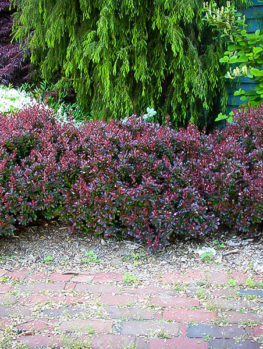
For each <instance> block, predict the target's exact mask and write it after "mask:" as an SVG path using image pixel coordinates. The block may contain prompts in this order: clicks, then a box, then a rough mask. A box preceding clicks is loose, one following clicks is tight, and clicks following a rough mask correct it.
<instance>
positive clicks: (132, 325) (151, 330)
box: [122, 320, 180, 337]
mask: <svg viewBox="0 0 263 349" xmlns="http://www.w3.org/2000/svg"><path fill="white" fill-rule="evenodd" d="M179 330H180V325H179V324H177V323H171V322H164V321H157V320H144V321H126V322H123V326H122V334H125V335H132V336H154V335H155V336H156V335H158V333H161V332H164V333H165V334H167V335H170V336H173V337H176V336H178V335H179Z"/></svg>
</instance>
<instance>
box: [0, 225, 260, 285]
mask: <svg viewBox="0 0 263 349" xmlns="http://www.w3.org/2000/svg"><path fill="white" fill-rule="evenodd" d="M215 240H217V242H218V243H215ZM262 242H263V235H261V236H260V235H258V236H255V237H251V236H244V235H242V236H236V235H233V234H229V233H223V234H222V233H221V234H220V235H219V234H218V236H214V237H213V238H206V239H204V240H202V241H197V240H186V239H185V240H177V241H175V242H174V243H173V244H171V245H169V246H168V247H166V248H165V249H164V250H163V251H161V252H158V253H156V254H151V253H149V252H148V250H147V247H145V246H141V245H139V244H138V243H136V242H134V241H127V240H126V241H119V240H116V239H114V238H108V239H101V238H100V237H95V236H92V235H84V234H83V235H71V234H70V233H69V229H68V227H67V226H65V225H61V224H59V223H58V222H56V221H54V222H50V223H45V222H42V224H41V225H39V226H32V227H28V228H24V229H20V231H17V232H16V235H15V236H14V237H2V238H0V268H5V269H8V270H10V271H12V270H14V269H30V270H32V271H45V272H50V273H51V272H53V271H56V272H67V271H71V272H72V271H76V272H80V271H84V270H85V271H87V269H90V270H92V271H94V272H96V271H104V272H105V271H109V272H119V273H127V272H131V273H133V274H134V275H136V276H137V277H139V279H143V280H147V279H150V278H151V275H153V274H155V275H156V274H160V273H164V272H173V271H177V270H181V271H184V270H187V269H189V268H190V269H198V268H201V269H203V270H205V269H207V270H209V269H211V267H212V266H213V270H216V271H226V270H228V269H229V268H231V269H234V270H237V271H242V272H247V273H250V272H251V273H258V274H263V244H262ZM221 244H223V245H222V246H220V247H219V245H221ZM205 248H214V250H215V252H216V254H215V256H214V257H213V258H212V260H211V261H208V262H207V261H204V260H203V259H202V258H201V257H200V255H199V254H200V252H199V250H200V249H201V250H203V249H205ZM198 252H199V254H198Z"/></svg>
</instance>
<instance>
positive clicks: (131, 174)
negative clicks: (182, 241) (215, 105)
mask: <svg viewBox="0 0 263 349" xmlns="http://www.w3.org/2000/svg"><path fill="white" fill-rule="evenodd" d="M262 116H263V106H261V107H260V108H258V109H250V108H248V110H247V111H245V110H242V111H241V112H237V113H236V118H235V121H234V123H233V124H230V125H228V127H227V128H226V129H225V130H223V131H221V132H219V131H216V132H215V133H213V134H210V135H206V134H204V133H200V132H199V131H198V129H197V128H196V127H195V126H193V125H191V124H190V125H189V126H188V128H187V129H181V130H180V131H178V132H177V131H175V130H173V129H172V128H170V127H169V126H159V125H157V124H152V123H147V122H145V121H143V119H140V118H135V117H130V118H129V119H128V120H127V121H126V122H121V121H111V122H109V123H105V122H102V121H94V122H89V123H87V124H86V125H82V126H81V127H79V126H78V127H76V126H75V125H74V124H73V123H70V122H69V123H66V124H62V123H61V122H60V121H58V120H57V119H56V118H54V115H53V112H52V110H50V109H46V108H45V107H44V106H33V107H30V108H28V109H25V110H23V111H20V112H18V113H16V114H13V115H11V116H9V117H7V116H6V115H1V114H0V234H9V233H12V232H13V231H14V230H15V227H16V226H17V225H26V224H28V223H30V222H32V221H34V220H36V219H37V218H40V217H45V218H48V219H49V218H53V217H59V218H61V219H64V220H66V221H70V222H71V223H72V229H73V230H81V231H86V232H95V233H98V234H104V235H106V236H110V235H114V236H115V235H121V236H124V237H129V236H131V237H134V238H135V239H137V240H139V241H140V242H143V243H147V244H148V245H149V246H151V247H152V248H157V247H159V246H162V245H164V244H165V242H166V241H167V240H169V239H170V238H171V237H174V236H176V235H180V234H184V235H190V236H199V235H206V234H208V233H213V232H215V231H216V229H217V228H218V227H219V226H220V225H224V226H227V227H228V228H231V229H234V230H237V231H242V232H247V233H249V232H253V231H256V230H257V229H258V228H259V226H260V224H262V221H263V191H262V188H263V151H262V149H263V117H262Z"/></svg>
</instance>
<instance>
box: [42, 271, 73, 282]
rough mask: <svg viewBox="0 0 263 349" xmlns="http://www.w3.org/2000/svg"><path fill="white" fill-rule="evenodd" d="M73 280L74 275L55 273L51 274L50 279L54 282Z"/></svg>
mask: <svg viewBox="0 0 263 349" xmlns="http://www.w3.org/2000/svg"><path fill="white" fill-rule="evenodd" d="M71 278H72V275H65V274H60V273H53V274H51V275H50V276H49V277H48V279H49V280H52V281H63V282H67V281H69V280H70V279H71Z"/></svg>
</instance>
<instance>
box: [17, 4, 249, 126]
mask: <svg viewBox="0 0 263 349" xmlns="http://www.w3.org/2000/svg"><path fill="white" fill-rule="evenodd" d="M240 2H245V0H235V3H236V4H237V5H238V4H239V3H240ZM12 3H13V5H14V6H16V7H17V12H16V14H15V25H14V37H15V39H17V40H19V41H20V42H21V43H23V46H24V47H26V48H27V49H29V50H30V51H31V60H32V62H33V63H34V64H37V65H39V68H40V71H41V73H42V76H43V78H44V79H47V80H48V79H51V78H53V77H54V76H58V77H59V79H60V83H59V84H60V86H63V84H66V83H68V81H70V82H71V83H72V85H73V88H74V90H75V92H76V94H77V99H78V101H79V103H80V104H81V106H82V107H85V108H86V109H87V110H93V112H94V114H95V115H96V116H97V117H103V118H120V117H125V116H127V115H130V114H132V113H137V114H141V113H143V112H145V110H146V108H147V107H148V106H149V107H154V108H155V109H156V110H157V112H158V114H157V115H158V117H159V121H161V120H160V119H164V117H165V115H166V114H167V113H168V114H170V116H171V119H172V121H173V123H174V125H175V126H179V125H185V124H186V123H187V121H188V120H189V118H190V117H191V118H192V120H194V121H195V122H196V123H197V124H199V125H200V126H201V125H204V124H208V125H209V123H212V121H213V120H214V118H215V117H216V116H217V114H218V113H219V111H220V109H221V104H222V99H221V97H222V96H224V97H226V88H225V80H224V78H223V76H224V73H225V72H224V71H222V69H224V68H222V65H221V64H220V63H219V59H220V58H221V57H222V53H223V52H224V51H223V48H222V45H223V44H222V40H221V38H220V35H219V34H218V35H217V34H216V33H214V34H212V32H211V28H209V27H208V25H207V24H206V23H205V22H204V21H202V17H203V13H202V8H203V2H202V1H198V0H96V1H94V0H13V1H12ZM218 3H219V5H223V4H225V3H226V0H219V1H218ZM216 35H217V36H216ZM225 99H226V98H225ZM223 101H224V98H223ZM223 104H224V102H223Z"/></svg>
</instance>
